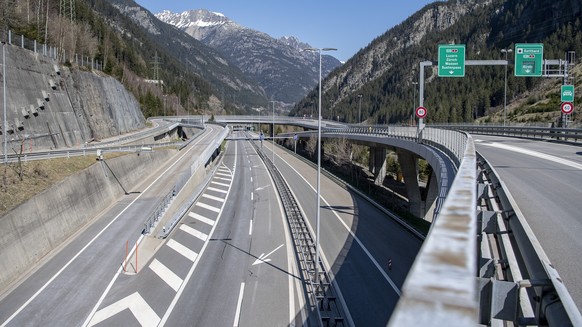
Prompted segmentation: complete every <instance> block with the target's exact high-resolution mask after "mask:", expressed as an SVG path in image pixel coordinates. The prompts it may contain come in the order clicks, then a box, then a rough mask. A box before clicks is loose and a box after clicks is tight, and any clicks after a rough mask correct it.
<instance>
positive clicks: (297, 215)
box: [251, 142, 353, 327]
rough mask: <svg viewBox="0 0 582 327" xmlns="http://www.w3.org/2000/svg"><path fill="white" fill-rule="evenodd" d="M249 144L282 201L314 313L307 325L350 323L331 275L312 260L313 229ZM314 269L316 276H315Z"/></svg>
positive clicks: (280, 180)
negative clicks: (271, 178) (266, 170)
mask: <svg viewBox="0 0 582 327" xmlns="http://www.w3.org/2000/svg"><path fill="white" fill-rule="evenodd" d="M251 144H252V145H253V147H254V148H255V150H256V152H257V154H258V155H259V157H260V158H261V159H262V160H263V162H264V163H265V166H266V167H267V169H268V170H269V173H270V174H271V176H272V177H273V181H274V182H275V186H276V189H277V191H278V193H279V196H280V198H281V202H282V203H283V207H284V211H285V215H286V217H287V223H288V225H289V229H290V230H291V236H292V238H293V243H294V245H295V253H296V254H297V259H298V261H299V272H300V274H301V276H302V280H303V281H304V285H305V288H304V289H305V291H306V293H307V294H306V298H307V301H308V303H309V310H308V312H313V313H315V314H316V316H317V317H312V316H310V317H308V318H309V321H310V324H309V325H311V323H315V324H316V325H319V326H337V327H341V326H352V325H353V321H352V320H351V319H350V317H349V316H348V315H346V311H345V309H344V305H345V303H343V301H342V299H341V298H340V297H339V296H338V295H337V291H336V289H335V287H337V285H336V284H335V282H334V280H333V278H332V276H331V274H330V273H329V272H328V270H327V269H326V267H325V265H324V264H323V261H322V260H321V258H319V262H316V255H315V251H316V248H315V247H316V244H315V239H314V237H313V233H312V232H313V231H312V230H311V229H310V228H309V226H308V225H307V223H306V221H305V218H304V217H303V214H302V212H301V209H300V208H299V205H298V204H297V201H296V199H295V197H294V196H293V194H292V192H291V190H290V188H289V186H288V185H287V183H286V182H285V180H284V179H283V177H282V176H281V173H280V172H279V171H278V170H277V169H276V167H275V166H274V165H273V163H272V162H271V160H270V159H269V158H268V156H266V155H264V153H263V152H262V151H261V150H260V149H259V147H258V146H257V144H256V143H255V142H251ZM316 266H317V268H316ZM316 272H317V276H315V274H316ZM314 318H316V321H313V319H314Z"/></svg>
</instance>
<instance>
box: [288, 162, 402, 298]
mask: <svg viewBox="0 0 582 327" xmlns="http://www.w3.org/2000/svg"><path fill="white" fill-rule="evenodd" d="M282 161H283V162H285V161H284V160H282ZM285 163H286V164H287V166H289V167H290V168H291V169H293V171H295V173H296V174H297V175H299V177H301V178H302V179H303V181H305V183H307V185H309V187H311V189H312V190H313V192H317V190H316V189H315V188H314V187H313V185H311V183H309V182H308V181H307V180H306V179H305V177H303V175H301V174H300V173H299V172H298V171H297V170H295V168H293V167H292V166H291V165H289V164H288V163H287V162H285ZM285 182H286V181H285ZM320 197H321V200H323V202H324V203H325V204H326V205H327V206H328V207H329V206H330V204H329V202H327V200H326V199H325V198H324V197H323V196H322V195H321V194H320ZM333 213H334V215H335V216H336V218H337V219H338V220H339V221H340V223H341V224H342V225H343V226H344V228H345V229H347V231H348V233H350V235H351V236H352V237H353V238H354V240H356V243H358V245H359V246H360V247H361V248H362V250H363V251H364V252H365V253H366V255H367V256H368V258H369V259H370V261H372V263H373V264H374V266H376V268H377V269H378V271H380V273H381V274H382V276H384V278H385V279H386V281H388V283H389V284H390V286H392V289H394V292H396V294H398V296H400V289H399V288H398V287H397V286H396V284H394V282H393V281H392V279H391V278H390V277H389V276H388V274H386V272H385V271H384V270H383V269H382V267H381V266H380V264H379V263H378V261H376V259H374V257H373V256H372V254H371V253H370V251H368V249H367V248H366V247H365V246H364V244H363V243H362V241H360V239H359V238H358V237H357V236H356V234H354V232H352V230H351V229H350V227H349V226H348V225H347V224H346V223H345V222H344V221H343V219H341V217H340V216H339V215H338V214H337V212H335V211H333ZM306 222H307V224H308V225H309V226H310V228H311V224H310V223H309V220H306ZM312 230H313V229H312ZM321 252H322V253H323V251H321Z"/></svg>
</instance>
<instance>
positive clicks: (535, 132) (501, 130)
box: [435, 124, 582, 143]
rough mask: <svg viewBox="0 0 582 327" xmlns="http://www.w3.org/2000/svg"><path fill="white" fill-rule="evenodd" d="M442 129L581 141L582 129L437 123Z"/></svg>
mask: <svg viewBox="0 0 582 327" xmlns="http://www.w3.org/2000/svg"><path fill="white" fill-rule="evenodd" d="M435 127H437V128H440V129H448V130H460V131H465V132H468V133H473V134H484V135H498V136H511V137H520V138H531V139H538V140H556V141H569V142H575V143H579V142H580V141H581V139H582V129H579V128H561V127H547V126H545V127H544V126H499V125H464V124H463V125H435Z"/></svg>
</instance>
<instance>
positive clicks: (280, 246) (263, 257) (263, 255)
mask: <svg viewBox="0 0 582 327" xmlns="http://www.w3.org/2000/svg"><path fill="white" fill-rule="evenodd" d="M284 245H285V244H281V245H279V246H278V247H277V248H276V249H275V250H273V251H271V252H269V253H267V255H265V253H261V255H260V256H259V257H258V258H257V260H255V262H253V264H252V265H253V266H254V265H258V264H260V263H263V262H265V263H266V262H269V261H271V259H267V257H268V256H270V255H271V254H273V253H275V251H277V250H279V249H280V248H282V247H283V246H284Z"/></svg>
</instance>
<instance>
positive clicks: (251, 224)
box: [249, 220, 253, 236]
mask: <svg viewBox="0 0 582 327" xmlns="http://www.w3.org/2000/svg"><path fill="white" fill-rule="evenodd" d="M250 235H253V221H252V220H251V223H250V225H249V236H250Z"/></svg>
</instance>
